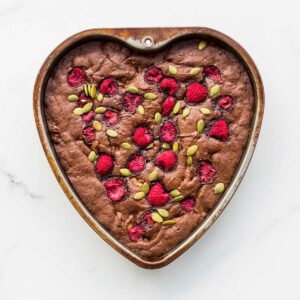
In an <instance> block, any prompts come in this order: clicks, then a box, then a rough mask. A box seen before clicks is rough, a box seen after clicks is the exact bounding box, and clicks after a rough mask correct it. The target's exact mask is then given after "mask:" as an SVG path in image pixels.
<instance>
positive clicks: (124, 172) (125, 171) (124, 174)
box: [120, 168, 132, 177]
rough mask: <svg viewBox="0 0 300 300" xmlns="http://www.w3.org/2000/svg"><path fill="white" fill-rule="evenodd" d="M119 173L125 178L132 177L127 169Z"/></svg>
mask: <svg viewBox="0 0 300 300" xmlns="http://www.w3.org/2000/svg"><path fill="white" fill-rule="evenodd" d="M120 173H121V175H123V176H126V177H128V176H131V175H132V174H131V172H130V170H129V169H125V168H123V169H120Z"/></svg>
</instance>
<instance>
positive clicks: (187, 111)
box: [182, 107, 191, 118]
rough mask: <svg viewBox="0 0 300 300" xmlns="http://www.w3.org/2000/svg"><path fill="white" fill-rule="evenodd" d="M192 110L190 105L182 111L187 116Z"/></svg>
mask: <svg viewBox="0 0 300 300" xmlns="http://www.w3.org/2000/svg"><path fill="white" fill-rule="evenodd" d="M190 112H191V110H190V109H189V108H188V107H186V108H185V109H184V110H183V112H182V116H183V117H184V118H186V117H187V116H188V115H189V114H190Z"/></svg>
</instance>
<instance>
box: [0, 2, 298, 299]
mask: <svg viewBox="0 0 300 300" xmlns="http://www.w3.org/2000/svg"><path fill="white" fill-rule="evenodd" d="M276 2H277V1H273V2H270V1H265V2H263V1H255V0H246V1H238V0H235V1H206V2H205V1H199V0H198V1H184V4H186V5H183V4H179V2H178V3H175V1H155V0H153V1H145V2H142V1H131V2H129V1H116V0H115V1H99V0H98V1H82V0H73V1H69V2H68V1H62V0H61V1H58V0H56V1H29V0H28V1H24V0H23V1H21V0H13V1H9V0H1V2H0V37H1V50H0V51H1V52H0V53H1V58H2V59H1V69H0V82H1V89H0V99H1V107H2V113H1V118H0V141H1V146H0V191H1V194H0V299H3V300H23V299H25V300H27V299H28V300H36V299H38V300H44V299H46V300H48V299H49V300H50V299H51V300H53V299H58V300H60V299H63V300H66V299H72V300H77V299H124V300H125V299H130V300H134V299H144V300H147V299H152V300H153V299H231V300H233V299H299V297H300V295H299V294H300V292H299V288H298V286H299V267H300V258H299V253H300V241H299V228H300V202H299V200H300V186H299V167H300V165H299V146H300V143H299V137H300V134H299V130H300V125H299V121H300V120H299V112H300V104H299V103H300V100H299V80H300V76H299V74H300V72H299V70H300V34H299V32H300V19H299V15H298V14H299V5H297V2H298V1H296V0H295V1H289V0H287V1H278V4H275V3H276ZM143 7H144V9H143ZM145 7H147V8H146V10H145ZM171 25H172V26H180V25H181V26H184V25H186V26H196V25H200V26H201V25H203V26H208V27H212V28H216V29H218V30H220V31H223V32H225V33H227V34H228V35H230V36H232V37H233V38H235V39H236V40H237V41H239V42H240V43H241V44H242V45H243V46H244V47H245V48H246V49H247V50H248V51H249V53H250V54H251V55H252V57H253V58H254V60H255V61H256V62H257V65H258V67H259V69H260V71H261V75H262V77H263V80H264V84H265V91H266V111H265V118H264V123H263V128H262V132H261V136H260V140H259V143H258V146H257V150H256V152H255V155H254V157H253V160H252V163H251V165H250V167H249V169H248V172H247V174H246V176H245V179H244V181H243V182H242V184H241V186H240V188H239V190H238V191H237V193H236V194H235V196H234V198H233V200H232V202H231V203H230V205H229V206H228V207H227V209H226V210H225V212H224V213H223V215H222V216H221V217H220V219H219V220H218V221H217V222H216V223H215V225H214V226H213V227H212V228H211V229H210V230H209V232H208V233H207V234H206V235H205V236H204V237H203V238H202V239H201V240H200V241H199V242H198V243H197V244H196V245H194V246H193V247H192V249H190V250H189V251H188V252H186V253H185V254H184V255H183V256H181V257H180V258H179V259H177V260H176V261H175V262H173V263H172V264H171V265H169V266H168V267H166V268H163V269H160V270H154V271H149V270H143V269H140V268H138V267H136V266H135V265H133V264H132V263H130V262H128V261H127V260H126V259H125V258H123V257H122V256H121V255H119V254H118V253H117V252H115V251H114V250H112V249H111V248H110V247H109V246H108V245H107V244H106V243H105V242H104V241H102V240H101V239H100V238H99V237H98V236H97V235H96V234H95V233H94V232H93V231H92V230H91V229H90V228H89V227H88V226H87V225H86V223H85V222H84V221H83V220H82V219H81V217H80V216H79V215H78V214H77V213H76V211H75V210H74V209H73V207H72V206H71V204H70V203H69V202H68V200H67V198H66V196H65V195H64V193H63V192H62V190H61V189H60V187H59V185H58V183H57V182H56V180H55V178H54V176H53V174H52V172H51V170H50V167H49V165H48V163H47V161H46V158H45V156H44V153H43V151H42V148H41V146H40V142H39V139H38V136H37V131H36V128H35V123H34V119H33V112H32V90H33V84H34V81H35V77H36V74H37V72H38V70H39V67H40V65H41V64H42V62H43V60H44V59H45V57H46V56H47V55H48V54H49V52H50V51H51V50H52V49H53V48H54V47H55V46H57V45H58V43H60V42H61V41H62V40H64V39H65V38H66V37H68V36H70V35H72V34H74V33H76V32H78V31H81V30H83V29H88V28H93V27H126V26H131V27H132V26H141V27H143V26H171Z"/></svg>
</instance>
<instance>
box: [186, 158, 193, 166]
mask: <svg viewBox="0 0 300 300" xmlns="http://www.w3.org/2000/svg"><path fill="white" fill-rule="evenodd" d="M186 164H187V165H188V166H191V165H192V164H193V158H192V157H191V156H188V158H187V159H186Z"/></svg>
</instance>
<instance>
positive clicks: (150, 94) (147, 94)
mask: <svg viewBox="0 0 300 300" xmlns="http://www.w3.org/2000/svg"><path fill="white" fill-rule="evenodd" d="M144 98H145V99H147V100H155V99H156V98H157V95H156V94H154V93H146V94H145V95H144Z"/></svg>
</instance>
